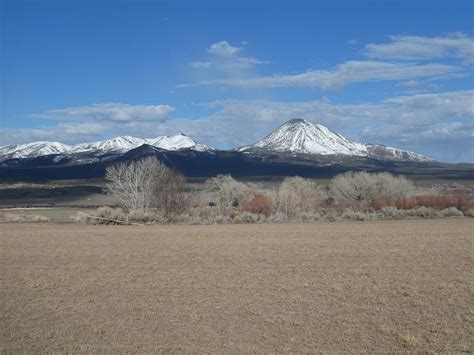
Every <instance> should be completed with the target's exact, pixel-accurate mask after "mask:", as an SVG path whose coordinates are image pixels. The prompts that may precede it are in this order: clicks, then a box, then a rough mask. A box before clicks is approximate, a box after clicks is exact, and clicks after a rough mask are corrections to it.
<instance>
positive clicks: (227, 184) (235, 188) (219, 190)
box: [206, 175, 250, 216]
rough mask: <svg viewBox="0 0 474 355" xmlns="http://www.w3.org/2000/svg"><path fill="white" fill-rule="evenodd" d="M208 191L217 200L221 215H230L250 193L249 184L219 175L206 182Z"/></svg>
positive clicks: (228, 176)
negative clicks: (231, 210)
mask: <svg viewBox="0 0 474 355" xmlns="http://www.w3.org/2000/svg"><path fill="white" fill-rule="evenodd" d="M206 185H207V187H208V189H209V190H210V191H211V193H212V194H213V196H214V197H215V200H216V206H217V208H218V209H219V212H220V214H221V215H225V216H227V215H229V213H230V211H229V210H230V209H232V208H233V207H236V206H238V204H239V202H240V200H241V199H242V198H243V197H244V196H245V195H247V194H248V193H249V192H250V188H249V186H248V185H247V184H245V183H242V182H239V181H237V180H235V179H234V178H232V176H230V175H218V176H216V177H213V178H210V179H208V180H207V181H206Z"/></svg>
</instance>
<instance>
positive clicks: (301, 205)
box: [274, 176, 324, 220]
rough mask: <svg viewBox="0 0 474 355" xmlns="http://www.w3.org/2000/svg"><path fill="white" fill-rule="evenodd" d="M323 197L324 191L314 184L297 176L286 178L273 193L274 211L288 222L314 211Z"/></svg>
mask: <svg viewBox="0 0 474 355" xmlns="http://www.w3.org/2000/svg"><path fill="white" fill-rule="evenodd" d="M323 197H324V191H323V190H322V189H321V187H319V186H318V185H317V184H316V182H314V181H313V180H310V179H304V178H302V177H299V176H295V177H288V178H285V180H283V182H282V183H281V184H280V187H279V189H278V190H277V191H276V192H275V206H274V207H275V210H276V212H279V213H281V214H283V216H285V217H286V219H288V220H292V219H295V218H296V217H298V215H300V214H301V213H302V212H311V211H314V210H315V209H316V208H317V207H318V206H319V204H320V202H321V200H322V199H323Z"/></svg>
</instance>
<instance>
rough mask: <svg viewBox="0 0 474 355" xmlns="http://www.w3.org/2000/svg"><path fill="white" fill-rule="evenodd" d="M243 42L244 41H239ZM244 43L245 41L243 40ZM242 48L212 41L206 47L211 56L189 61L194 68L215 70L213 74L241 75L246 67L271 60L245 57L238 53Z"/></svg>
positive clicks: (224, 42) (184, 85)
mask: <svg viewBox="0 0 474 355" xmlns="http://www.w3.org/2000/svg"><path fill="white" fill-rule="evenodd" d="M241 43H242V44H244V42H241ZM245 43H246V42H245ZM241 51H243V48H240V47H234V46H231V45H230V44H229V43H228V42H227V41H221V42H218V43H214V44H213V45H211V47H210V48H208V49H207V52H208V53H211V54H212V56H211V57H210V58H209V59H208V60H204V61H195V62H191V63H189V65H190V66H191V67H192V68H194V69H208V70H214V71H216V72H215V73H214V74H218V75H220V76H222V75H223V74H224V76H225V77H235V76H241V75H243V74H244V73H245V71H246V70H247V69H251V68H253V67H254V66H256V65H260V64H270V63H272V62H270V61H265V60H260V59H257V58H254V57H246V56H242V55H239V52H241ZM189 86H194V85H192V84H182V85H178V87H189Z"/></svg>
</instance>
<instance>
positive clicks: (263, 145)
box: [238, 118, 431, 161]
mask: <svg viewBox="0 0 474 355" xmlns="http://www.w3.org/2000/svg"><path fill="white" fill-rule="evenodd" d="M256 149H257V150H265V151H276V152H292V153H305V154H317V155H345V156H361V157H372V158H376V159H389V160H390V159H392V160H408V161H430V160H431V159H429V158H427V157H425V156H423V155H421V154H417V153H413V152H409V151H405V150H401V149H397V148H392V147H386V146H383V145H379V144H365V143H359V142H354V141H351V140H349V139H347V138H345V137H343V136H342V135H340V134H338V133H336V132H334V131H332V130H330V129H329V128H327V127H326V126H323V125H321V124H315V123H313V122H310V121H308V120H305V119H302V118H294V119H291V120H289V121H287V122H285V123H283V124H282V125H281V126H279V127H278V128H277V129H275V130H274V131H273V132H272V133H270V134H269V135H268V136H266V137H265V138H264V139H262V140H261V141H259V142H257V143H255V144H253V145H251V146H247V147H242V148H239V149H238V150H239V151H252V150H256Z"/></svg>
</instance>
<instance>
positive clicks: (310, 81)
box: [178, 61, 464, 90]
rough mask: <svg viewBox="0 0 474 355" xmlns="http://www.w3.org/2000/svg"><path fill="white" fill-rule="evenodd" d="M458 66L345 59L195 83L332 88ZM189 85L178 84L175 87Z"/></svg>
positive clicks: (457, 70)
mask: <svg viewBox="0 0 474 355" xmlns="http://www.w3.org/2000/svg"><path fill="white" fill-rule="evenodd" d="M463 71H464V69H463V68H462V67H459V66H454V65H447V64H436V63H432V64H422V65H419V64H416V63H387V62H379V61H349V62H345V63H343V64H340V65H338V66H337V67H336V68H334V69H332V70H309V71H307V72H305V73H301V74H295V75H273V76H264V77H255V78H249V79H216V80H204V81H200V82H199V83H198V85H226V86H240V87H254V88H276V87H314V88H320V89H322V90H336V89H340V88H342V87H344V86H346V85H349V84H352V83H358V82H367V81H381V80H395V81H397V80H410V79H415V78H429V77H434V76H436V77H437V78H438V79H442V78H443V76H444V75H450V74H454V73H460V72H463ZM187 86H193V84H182V85H179V86H178V87H187Z"/></svg>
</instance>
